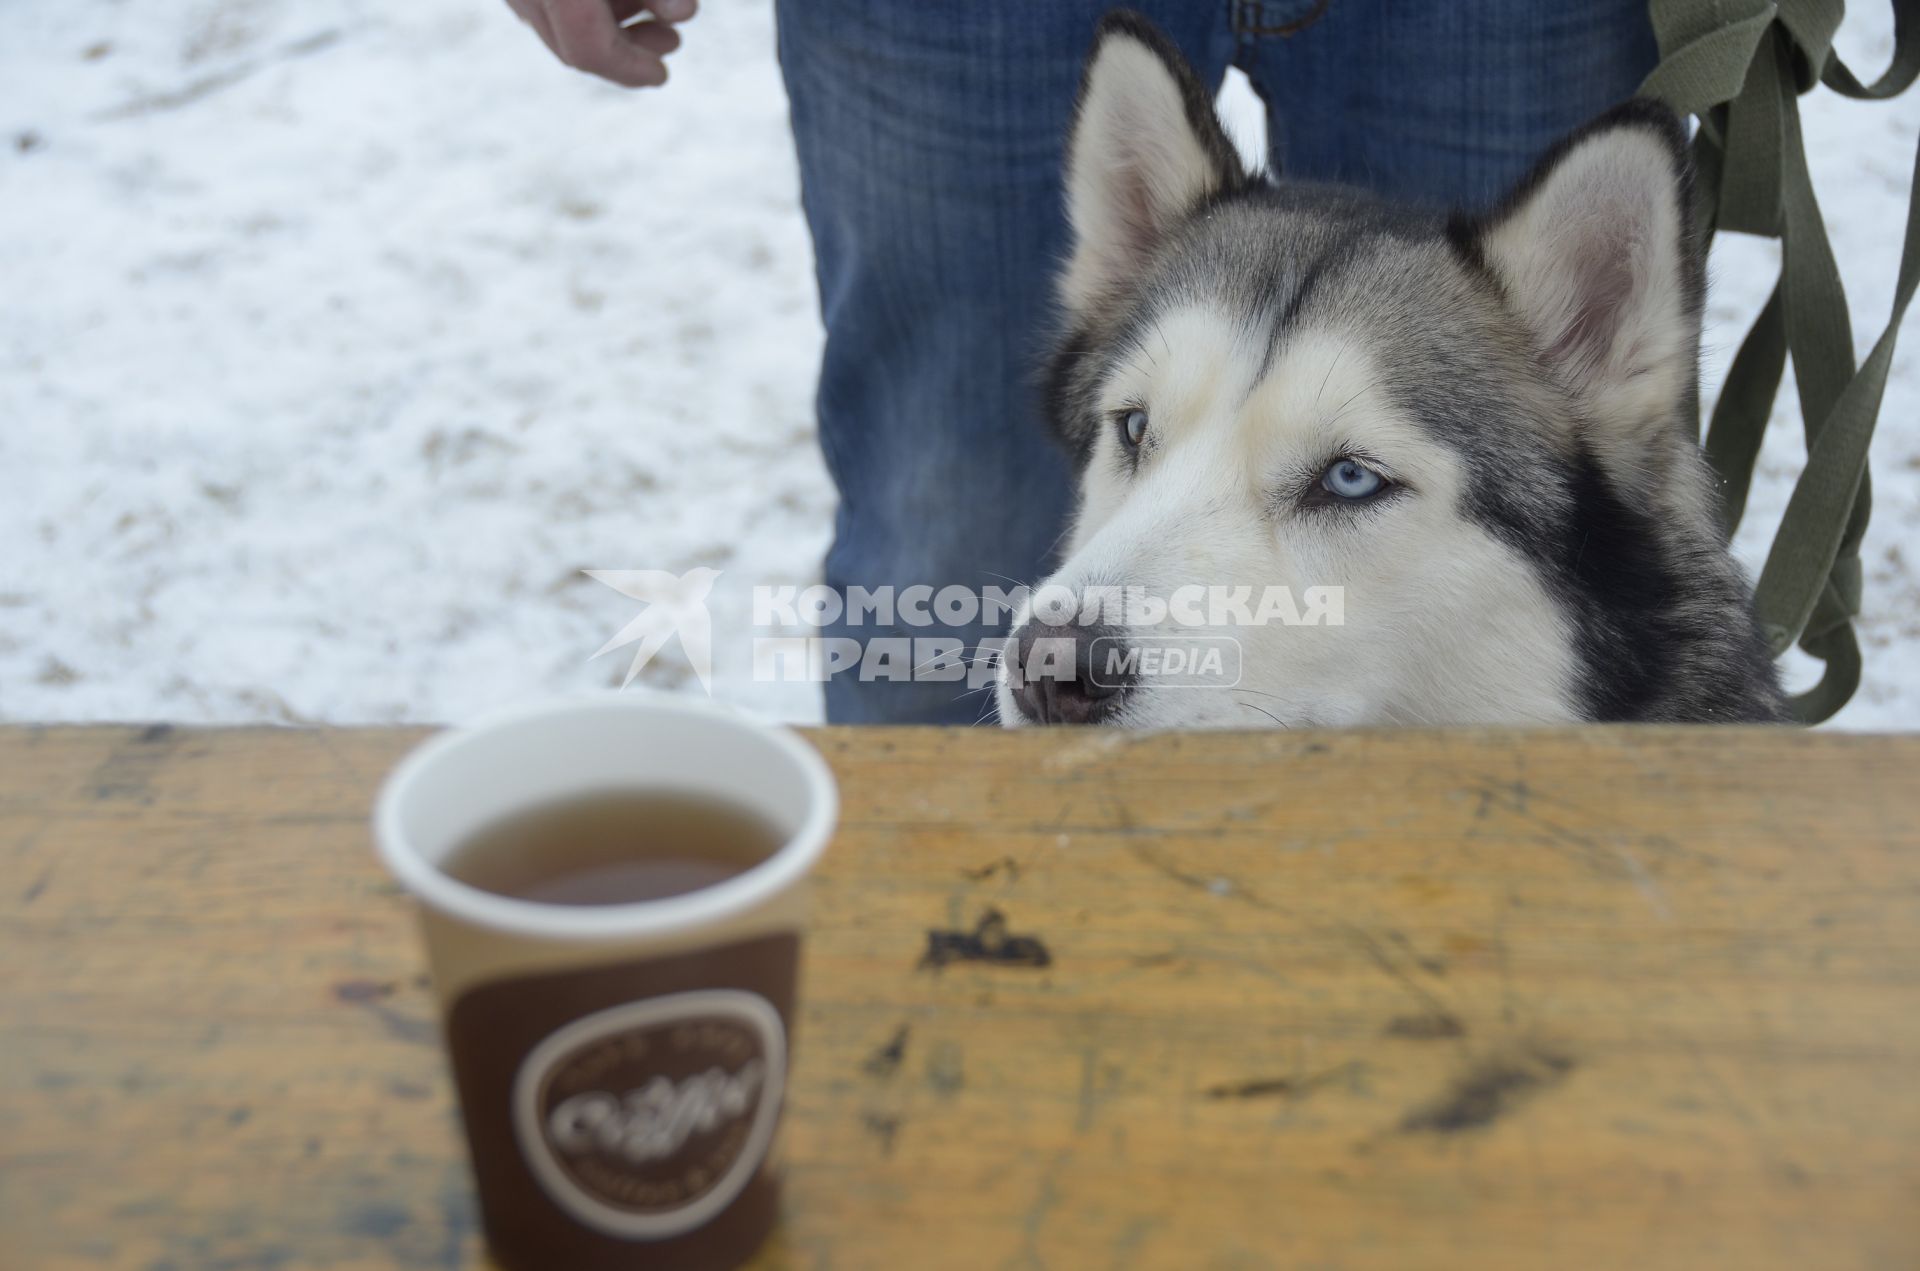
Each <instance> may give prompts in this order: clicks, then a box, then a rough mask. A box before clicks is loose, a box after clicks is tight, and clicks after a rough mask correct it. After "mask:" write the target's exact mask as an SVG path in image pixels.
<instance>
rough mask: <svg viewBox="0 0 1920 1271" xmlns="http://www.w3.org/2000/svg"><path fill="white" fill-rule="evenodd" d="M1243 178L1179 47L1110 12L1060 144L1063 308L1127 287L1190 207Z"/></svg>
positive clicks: (1084, 305) (1127, 15)
mask: <svg viewBox="0 0 1920 1271" xmlns="http://www.w3.org/2000/svg"><path fill="white" fill-rule="evenodd" d="M1245 179H1246V172H1245V170H1244V169H1243V168H1242V167H1241V165H1240V160H1239V157H1238V155H1237V154H1236V153H1235V152H1234V149H1233V144H1232V142H1230V141H1228V140H1227V135H1226V133H1225V131H1224V130H1222V128H1221V127H1220V121H1219V119H1218V117H1216V116H1215V114H1214V112H1213V102H1212V100H1211V98H1210V97H1209V95H1208V93H1207V90H1206V87H1205V86H1204V85H1203V84H1201V82H1200V79H1199V77H1198V76H1197V75H1195V74H1194V72H1193V68H1192V67H1191V66H1189V65H1188V64H1187V60H1186V59H1185V58H1184V57H1182V56H1181V55H1180V52H1179V50H1178V49H1176V48H1175V47H1174V46H1173V44H1172V43H1171V42H1170V41H1169V40H1168V39H1167V37H1166V36H1164V35H1162V34H1161V33H1160V31H1159V29H1158V28H1157V27H1155V26H1154V25H1153V24H1152V23H1151V22H1149V21H1147V19H1145V18H1143V17H1141V16H1140V15H1139V14H1137V13H1133V12H1130V11H1126V10H1122V11H1120V12H1117V13H1111V14H1108V15H1107V16H1106V17H1105V18H1104V19H1102V20H1101V23H1100V27H1099V32H1098V34H1097V35H1096V36H1095V37H1094V47H1093V52H1092V54H1091V55H1090V56H1089V57H1088V59H1087V68H1086V73H1085V75H1084V76H1083V77H1082V79H1081V81H1080V100H1079V104H1078V106H1077V107H1076V108H1075V115H1074V124H1073V135H1072V137H1071V139H1070V141H1069V143H1068V148H1067V214H1068V219H1069V221H1070V222H1071V223H1072V226H1073V237H1074V247H1073V255H1072V258H1071V259H1070V261H1069V262H1068V265H1067V270H1066V273H1065V274H1064V275H1063V277H1062V279H1061V283H1060V291H1061V298H1062V299H1063V300H1064V301H1065V303H1066V305H1067V308H1068V309H1069V310H1070V311H1073V312H1076V313H1084V312H1086V311H1087V310H1088V309H1089V308H1090V307H1092V306H1093V305H1094V304H1095V303H1096V301H1098V300H1099V298H1100V297H1102V296H1104V295H1108V294H1110V293H1111V292H1113V291H1114V290H1115V289H1116V288H1118V287H1120V286H1122V285H1124V284H1125V283H1126V282H1127V281H1128V280H1129V279H1131V278H1132V277H1134V276H1135V275H1136V274H1137V273H1138V272H1139V271H1140V269H1141V268H1142V267H1143V266H1144V265H1145V264H1146V263H1147V261H1148V260H1149V259H1150V258H1151V256H1152V254H1153V252H1154V250H1155V248H1156V247H1157V246H1158V245H1159V243H1160V241H1161V239H1162V238H1164V237H1165V235H1166V234H1167V232H1168V231H1169V230H1170V229H1172V228H1173V227H1174V226H1175V225H1176V224H1178V223H1179V221H1180V219H1181V218H1182V217H1184V216H1185V215H1186V214H1187V213H1188V212H1190V211H1191V210H1192V209H1193V208H1194V206H1195V205H1197V204H1198V203H1199V202H1200V201H1201V200H1203V199H1205V198H1207V197H1208V196H1209V195H1212V194H1215V193H1217V192H1219V191H1220V190H1222V189H1225V188H1227V187H1228V186H1229V185H1231V184H1237V183H1239V182H1242V181H1244V180H1245Z"/></svg>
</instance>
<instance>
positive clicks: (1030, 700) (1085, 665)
mask: <svg viewBox="0 0 1920 1271" xmlns="http://www.w3.org/2000/svg"><path fill="white" fill-rule="evenodd" d="M1096 643H1097V644H1098V645H1099V646H1100V653H1101V655H1102V656H1106V655H1108V653H1109V651H1110V650H1117V649H1119V648H1120V644H1121V640H1120V637H1119V636H1117V635H1115V634H1114V633H1113V632H1112V631H1110V630H1108V629H1107V628H1105V627H1079V626H1072V627H1055V626H1049V625H1047V624H1045V623H1038V622H1029V623H1027V624H1026V625H1025V626H1023V627H1021V628H1020V629H1019V630H1018V631H1016V632H1014V633H1013V652H1014V655H1015V657H1016V659H1017V660H1016V661H1015V662H1014V664H1013V665H1012V666H1011V667H1010V668H1009V669H1008V674H1009V676H1010V677H1011V679H1012V684H1011V688H1012V690H1013V701H1014V705H1015V706H1017V707H1019V709H1020V713H1021V714H1022V715H1023V716H1025V717H1026V718H1027V719H1028V720H1029V721H1030V722H1032V723H1035V724H1097V723H1099V722H1101V720H1102V719H1104V718H1106V717H1109V716H1111V715H1113V714H1114V713H1115V712H1116V711H1117V710H1118V709H1119V706H1120V698H1121V696H1122V695H1123V694H1124V692H1125V690H1126V689H1127V688H1128V687H1129V686H1130V685H1131V684H1132V675H1131V672H1130V670H1127V671H1122V670H1119V669H1117V665H1116V667H1114V668H1099V667H1096V665H1095V663H1094V657H1095V650H1094V646H1095V644H1096Z"/></svg>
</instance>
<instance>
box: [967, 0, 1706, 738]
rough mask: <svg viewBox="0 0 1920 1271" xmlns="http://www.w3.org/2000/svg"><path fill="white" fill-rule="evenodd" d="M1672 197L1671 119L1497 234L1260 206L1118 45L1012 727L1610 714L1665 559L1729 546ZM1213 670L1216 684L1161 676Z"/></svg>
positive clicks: (1305, 197)
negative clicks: (1703, 456) (1054, 500)
mask: <svg viewBox="0 0 1920 1271" xmlns="http://www.w3.org/2000/svg"><path fill="white" fill-rule="evenodd" d="M1688 180H1689V176H1688V167H1687V160H1686V151H1685V134H1684V131H1683V129H1682V128H1681V126H1680V124H1679V122H1678V120H1677V119H1675V117H1674V116H1673V115H1672V114H1671V113H1670V112H1668V111H1666V110H1665V108H1664V107H1660V106H1656V105H1653V104H1650V103H1629V104H1628V105H1626V106H1623V107H1620V108H1618V109H1616V110H1614V111H1612V112H1610V113H1608V114H1607V115H1604V116H1602V117H1601V118H1600V119H1598V120H1595V121H1594V122H1593V123H1592V124H1590V125H1588V126H1587V127H1586V128H1584V129H1582V130H1581V131H1579V132H1578V133H1576V134H1574V135H1573V136H1572V137H1570V138H1568V139H1567V140H1566V141H1565V142H1563V143H1562V144H1560V145H1559V146H1558V147H1556V148H1555V149H1553V150H1552V151H1551V152H1550V153H1549V154H1548V155H1547V156H1546V157H1545V158H1544V159H1542V160H1541V161H1540V163H1539V165H1538V166H1537V167H1536V169H1535V170H1534V171H1533V173H1532V174H1531V175H1530V176H1528V177H1527V178H1526V179H1525V180H1524V181H1523V182H1522V183H1521V184H1520V186H1519V187H1518V188H1517V189H1516V190H1515V191H1514V192H1513V193H1512V195H1511V196H1510V197H1509V198H1508V199H1507V200H1506V201H1505V202H1503V203H1502V204H1501V205H1499V206H1498V207H1497V208H1496V209H1495V210H1493V211H1492V212H1491V213H1489V214H1486V215H1484V216H1475V217H1467V216H1462V215H1455V216H1453V217H1446V216H1442V215H1438V214H1431V213H1426V212H1422V211H1417V210H1412V209H1406V208H1399V207H1395V206H1392V205H1388V204H1385V203H1382V202H1380V201H1377V200H1375V199H1372V198H1370V197H1368V196H1365V195H1363V194H1360V193H1357V192H1354V191H1349V190H1343V189H1339V188H1334V187H1322V186H1312V185H1304V184H1294V183H1287V182H1278V183H1273V182H1269V181H1267V180H1266V179H1265V178H1264V177H1259V176H1255V175H1253V174H1250V173H1248V172H1247V171H1246V170H1245V169H1244V168H1243V167H1242V165H1241V163H1240V161H1239V159H1238V158H1237V157H1236V155H1235V152H1234V150H1233V147H1232V146H1231V144H1230V143H1229V142H1228V140H1227V137H1226V135H1225V133H1224V132H1223V131H1222V129H1221V126H1220V124H1219V121H1218V120H1217V118H1216V117H1215V115H1214V111H1213V107H1212V104H1211V101H1210V95H1209V94H1208V93H1207V91H1206V89H1205V87H1204V86H1203V85H1202V84H1201V83H1200V82H1199V81H1198V79H1197V78H1196V76H1195V75H1194V73H1193V71H1192V70H1191V68H1190V67H1189V66H1188V65H1187V64H1186V62H1185V61H1184V60H1183V59H1182V58H1181V56H1180V55H1179V53H1178V52H1177V51H1175V50H1174V49H1173V47H1172V46H1171V45H1170V44H1169V43H1168V42H1167V41H1166V40H1165V39H1164V38H1163V37H1162V36H1161V35H1160V34H1159V33H1158V32H1157V31H1156V30H1155V29H1154V28H1153V27H1152V26H1151V25H1149V24H1148V23H1146V22H1145V20H1144V19H1141V18H1138V17H1136V16H1132V15H1126V14H1122V15H1116V16H1114V17H1111V18H1109V19H1108V20H1107V21H1106V22H1105V23H1103V24H1102V27H1101V29H1100V34H1099V38H1098V41H1097V43H1096V45H1095V48H1094V51H1093V53H1092V55H1091V57H1090V59H1089V62H1088V66H1087V70H1086V74H1085V78H1084V80H1083V83H1082V87H1081V92H1080V100H1079V105H1078V111H1077V116H1076V121H1075V124H1074V128H1073V133H1072V136H1071V140H1070V145H1069V150H1068V160H1067V171H1066V189H1067V205H1068V211H1069V216H1070V221H1071V225H1072V230H1073V240H1074V241H1073V248H1072V254H1071V257H1070V259H1069V260H1068V261H1067V263H1066V265H1065V268H1064V270H1063V271H1062V274H1061V276H1060V280H1059V301H1060V308H1061V311H1062V314H1063V323H1062V327H1061V331H1062V334H1061V338H1060V341H1059V344H1058V347H1057V349H1056V351H1055V353H1054V355H1053V358H1052V362H1051V366H1050V369H1049V371H1048V373H1047V376H1046V395H1047V409H1048V414H1049V416H1050V421H1051V424H1052V426H1053V428H1054V430H1055V431H1056V433H1057V435H1058V437H1059V439H1060V441H1061V442H1062V444H1064V445H1065V446H1066V448H1067V449H1068V450H1069V452H1070V453H1071V454H1072V455H1073V456H1074V457H1075V459H1076V461H1077V464H1078V469H1079V505H1078V509H1077V513H1076V516H1075V520H1074V523H1073V527H1072V530H1071V532H1070V535H1069V538H1068V540H1067V544H1066V550H1065V556H1064V564H1062V566H1061V567H1060V569H1059V570H1058V571H1057V572H1056V573H1055V574H1054V576H1053V577H1052V578H1050V579H1048V580H1047V586H1046V587H1045V588H1043V589H1041V590H1040V591H1039V592H1038V593H1037V594H1036V603H1035V604H1033V605H1031V606H1029V608H1028V609H1026V610H1025V611H1023V612H1022V613H1020V614H1018V615H1017V616H1016V634H1015V638H1014V639H1013V641H1012V642H1011V643H1010V645H1009V649H1008V656H1007V657H1006V659H1005V660H1004V663H1003V668H1002V673H1001V680H1000V683H999V686H998V697H999V707H1000V715H1001V718H1002V720H1003V721H1005V722H1008V723H1010V724H1020V723H1030V722H1112V723H1118V724H1123V725H1129V726H1136V727H1160V726H1206V725H1221V726H1243V727H1245V726H1267V725H1269V724H1270V723H1277V724H1281V725H1300V724H1323V725H1350V724H1367V723H1390V722H1406V723H1454V722H1463V721H1514V722H1517V721H1554V720H1566V719H1575V718H1618V717H1625V716H1629V715H1631V714H1632V713H1633V711H1634V709H1635V702H1636V700H1637V698H1638V697H1639V696H1643V695H1645V694H1648V693H1655V692H1658V691H1660V689H1659V686H1658V684H1657V683H1655V681H1656V680H1657V679H1658V676H1659V674H1661V673H1663V672H1661V671H1660V669H1659V668H1658V667H1656V666H1655V665H1654V664H1653V663H1654V660H1655V659H1656V658H1657V656H1658V654H1659V651H1660V648H1661V642H1662V641H1667V640H1670V639H1673V638H1677V637H1676V634H1675V633H1674V632H1672V631H1669V630H1667V629H1666V628H1664V627H1661V626H1660V625H1659V624H1660V623H1661V622H1663V621H1667V619H1666V618H1663V617H1661V616H1660V615H1670V614H1671V612H1672V609H1673V594H1674V590H1675V586H1676V584H1675V581H1674V571H1675V569H1676V567H1677V562H1676V549H1675V548H1674V546H1673V543H1674V541H1675V535H1676V534H1681V535H1683V536H1693V537H1698V538H1699V541H1701V542H1703V543H1711V544H1712V545H1713V550H1717V539H1714V538H1712V530H1711V519H1710V513H1711V504H1710V496H1709V494H1708V493H1707V489H1708V487H1707V485H1706V481H1705V470H1704V466H1703V465H1702V463H1701V461H1700V458H1699V454H1698V447H1697V444H1696V443H1695V440H1694V436H1693V431H1692V426H1691V423H1690V418H1689V413H1688V410H1687V407H1688V405H1689V404H1690V403H1691V401H1692V400H1693V395H1694V393H1695V387H1696V386H1695V375H1696V371H1695V362H1696V357H1697V348H1698V342H1699V326H1700V306H1701V293H1702V271H1701V266H1700V261H1699V258H1698V253H1697V251H1696V248H1695V246H1694V243H1693V240H1692V236H1691V230H1690V222H1689V217H1688V215H1687V207H1688V202H1687V200H1688V197H1689V196H1688ZM1676 526H1680V527H1681V528H1680V529H1676V528H1675V527H1676ZM1689 541H1691V539H1689ZM1183 596H1184V601H1182V599H1181V597H1183ZM1263 615H1264V616H1263ZM1063 641H1065V642H1068V643H1070V644H1071V645H1073V649H1072V651H1070V652H1068V653H1067V654H1066V655H1065V656H1061V652H1062V649H1061V642H1063ZM1183 642H1184V643H1183ZM1208 642H1212V647H1215V648H1217V649H1218V650H1219V651H1220V653H1221V655H1222V656H1221V657H1220V658H1218V659H1215V665H1214V667H1213V669H1214V670H1217V672H1218V674H1210V673H1208V671H1207V670H1206V669H1204V668H1202V667H1201V666H1200V665H1199V662H1200V661H1201V660H1202V659H1198V658H1194V657H1190V656H1182V657H1174V656H1171V654H1170V652H1169V651H1170V650H1178V649H1180V648H1182V647H1184V648H1187V649H1188V650H1189V651H1192V650H1195V649H1198V650H1202V651H1204V649H1205V648H1207V647H1208ZM1152 650H1158V651H1159V652H1158V654H1157V655H1155V654H1151V653H1150V654H1149V656H1148V657H1147V658H1146V659H1144V660H1143V659H1142V658H1140V657H1139V656H1136V654H1138V653H1142V652H1148V651H1152ZM1172 662H1178V663H1179V665H1180V667H1181V668H1182V674H1181V675H1180V676H1178V677H1174V678H1172V679H1166V678H1164V677H1161V676H1159V675H1157V674H1156V673H1154V671H1153V667H1154V666H1155V665H1158V666H1160V667H1164V666H1166V665H1167V664H1169V663H1172Z"/></svg>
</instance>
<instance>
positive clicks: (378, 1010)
mask: <svg viewBox="0 0 1920 1271" xmlns="http://www.w3.org/2000/svg"><path fill="white" fill-rule="evenodd" d="M399 988H400V985H399V982H398V981H395V980H387V981H384V982H383V981H380V980H341V981H340V982H339V983H338V984H335V985H334V986H333V995H334V997H335V998H337V999H338V1000H339V1001H341V1002H344V1003H346V1004H347V1005H349V1006H363V1007H365V1008H366V1009H367V1011H368V1012H369V1013H370V1014H371V1015H372V1016H373V1017H374V1018H375V1019H377V1020H379V1021H380V1025H381V1027H383V1028H385V1029H386V1030H387V1032H388V1034H389V1035H391V1036H393V1037H395V1038H397V1039H398V1040H400V1041H403V1042H413V1043H415V1044H416V1045H422V1046H434V1045H438V1044H439V1041H440V1032H439V1029H438V1028H437V1027H436V1026H435V1025H434V1022H433V1021H432V1020H430V1019H420V1018H417V1017H415V1016H412V1015H408V1014H407V1013H405V1012H404V1011H400V1010H396V1009H395V1008H394V1007H393V1006H392V1005H390V1004H389V1003H388V1002H387V999H388V998H390V997H392V996H393V995H394V993H396V992H397V991H399Z"/></svg>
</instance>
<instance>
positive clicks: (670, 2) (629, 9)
mask: <svg viewBox="0 0 1920 1271" xmlns="http://www.w3.org/2000/svg"><path fill="white" fill-rule="evenodd" d="M612 7H613V16H614V18H615V19H616V20H617V21H620V22H626V21H628V20H629V19H631V18H634V17H637V16H639V15H640V14H642V13H651V14H652V15H653V17H654V19H655V20H656V21H660V22H665V23H667V24H669V25H672V24H673V23H676V22H685V21H687V20H688V19H689V18H691V17H693V15H694V14H695V13H697V12H699V9H700V4H699V0H612Z"/></svg>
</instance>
